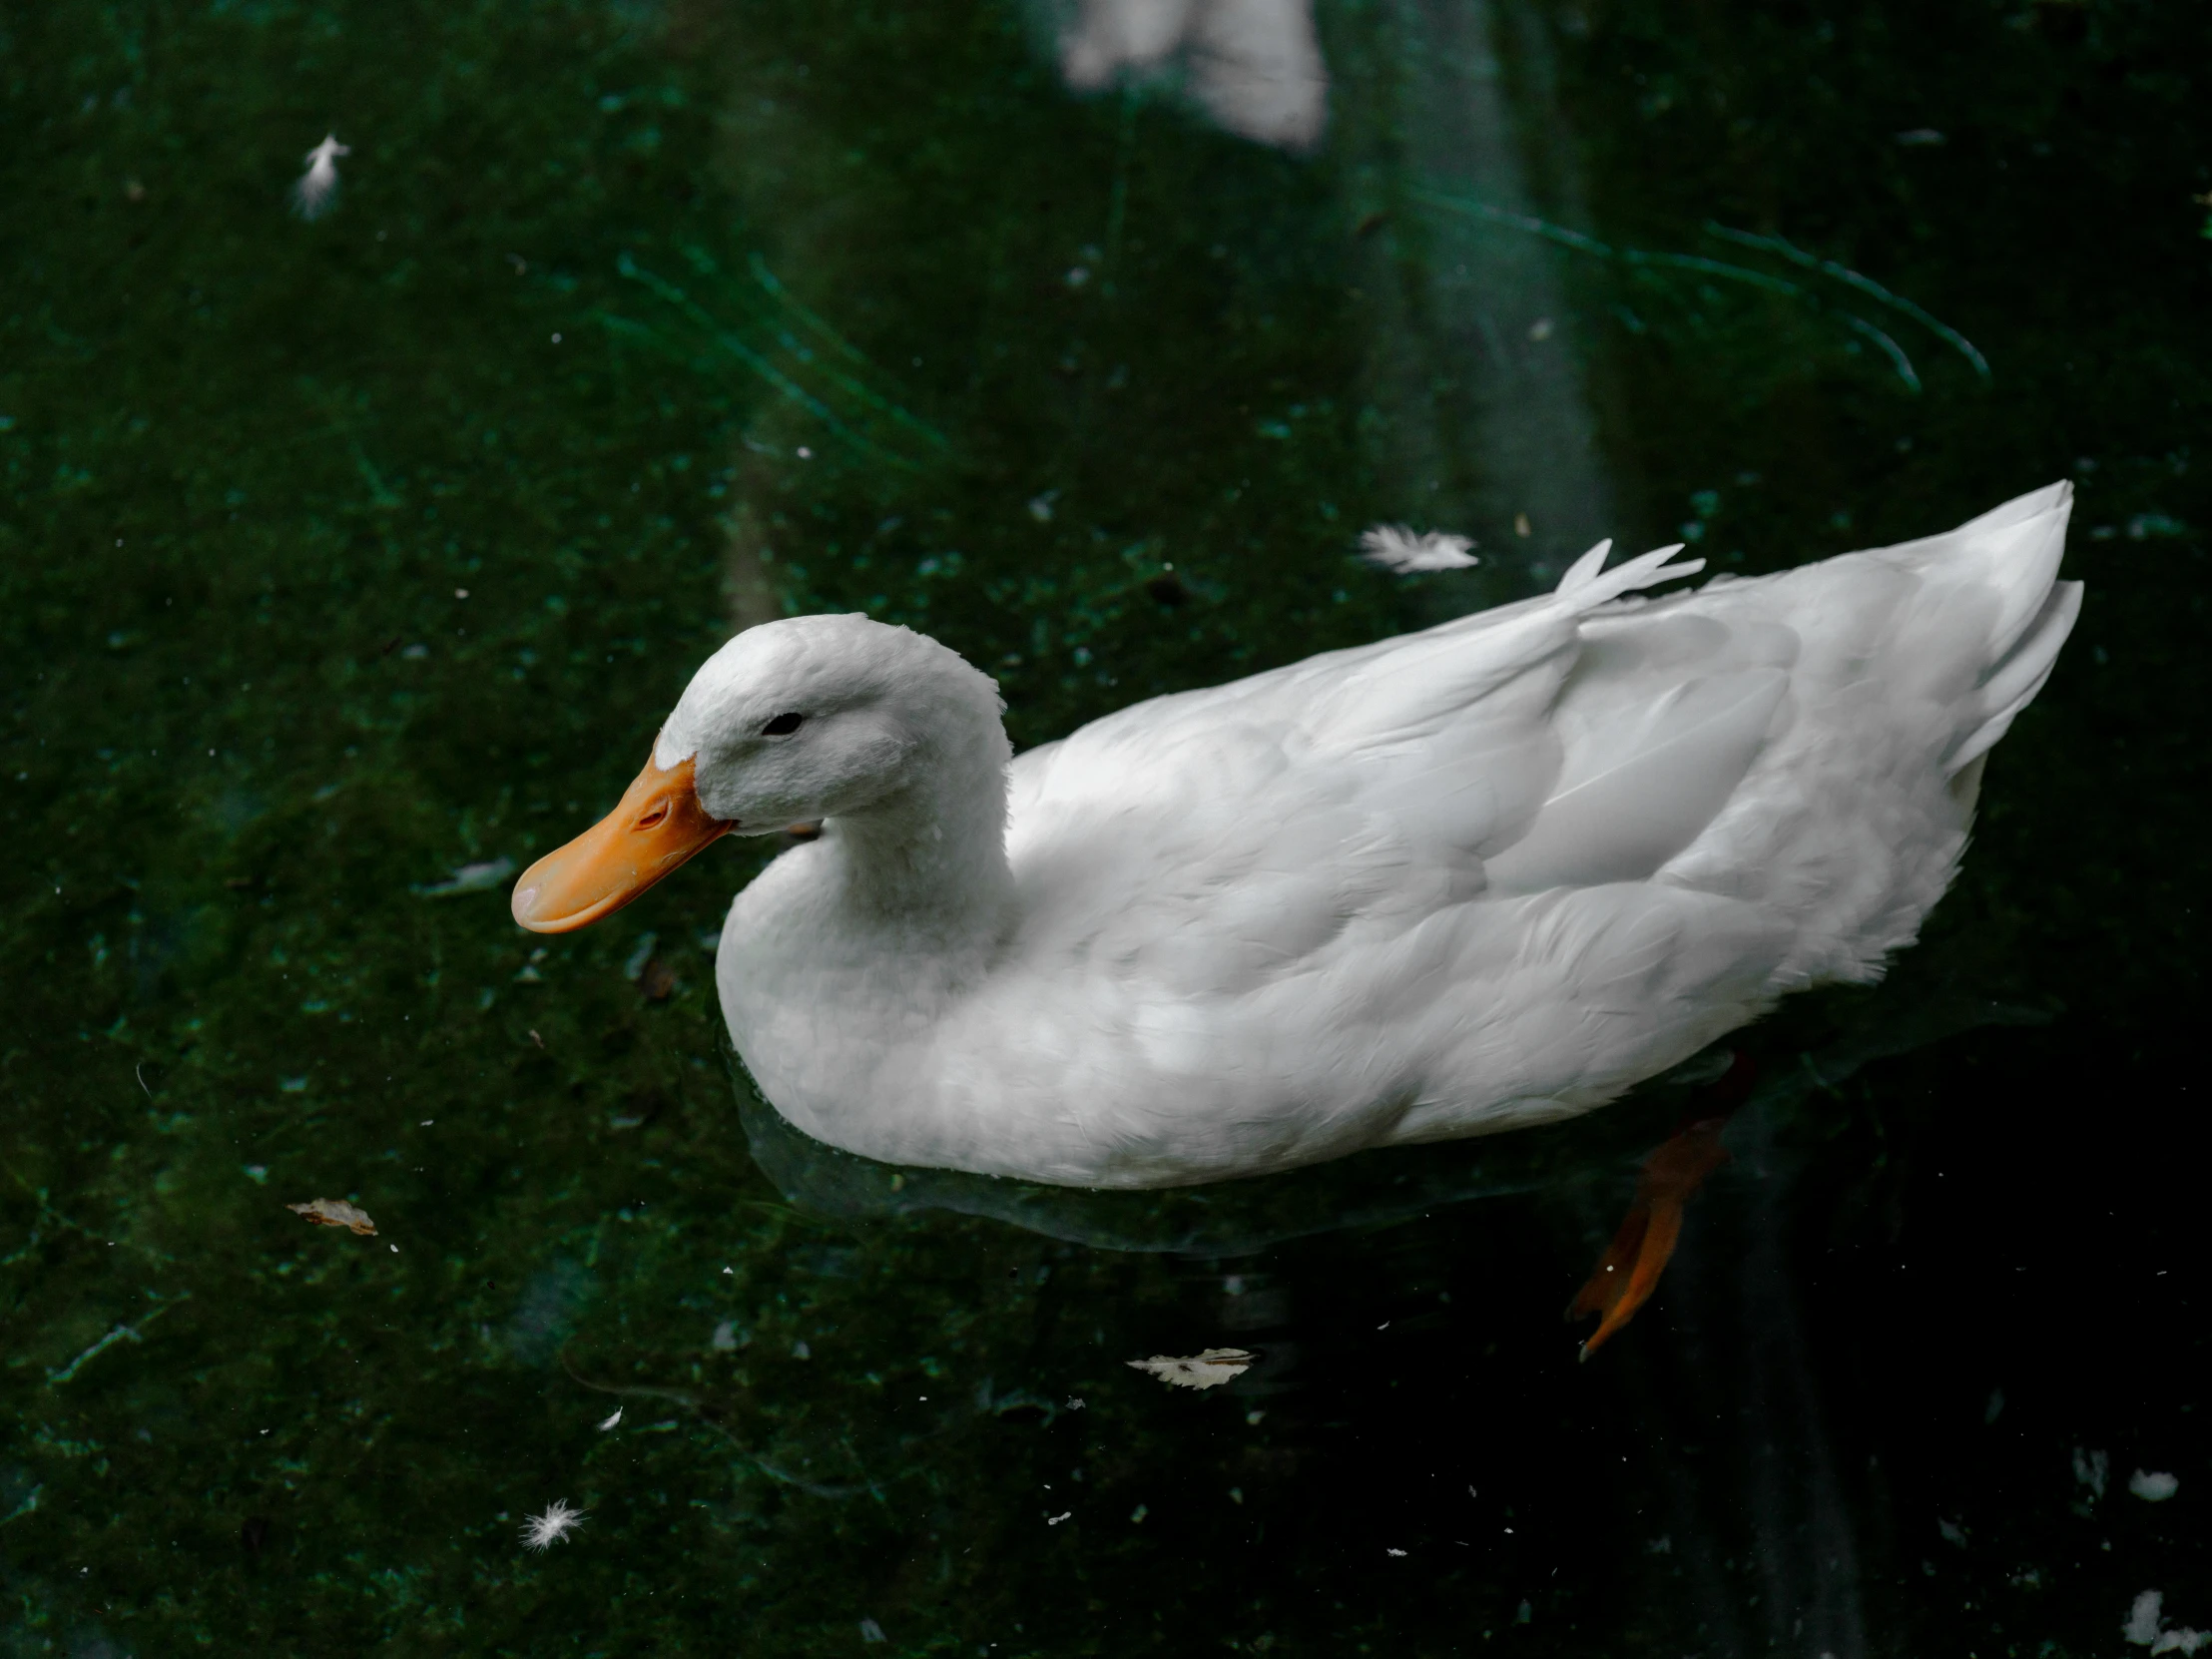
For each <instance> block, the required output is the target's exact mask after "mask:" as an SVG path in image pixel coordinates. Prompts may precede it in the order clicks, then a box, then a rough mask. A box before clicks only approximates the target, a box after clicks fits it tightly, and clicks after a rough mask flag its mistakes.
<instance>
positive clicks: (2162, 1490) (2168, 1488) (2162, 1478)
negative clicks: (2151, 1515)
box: [2127, 1469, 2181, 1503]
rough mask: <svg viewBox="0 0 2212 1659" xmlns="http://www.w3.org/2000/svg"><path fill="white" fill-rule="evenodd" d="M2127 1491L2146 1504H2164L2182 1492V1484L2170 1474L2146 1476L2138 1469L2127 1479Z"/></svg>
mask: <svg viewBox="0 0 2212 1659" xmlns="http://www.w3.org/2000/svg"><path fill="white" fill-rule="evenodd" d="M2127 1489H2128V1490H2129V1491H2131V1492H2133V1493H2134V1494H2135V1495H2136V1496H2137V1497H2139V1498H2141V1499H2142V1500H2143V1501H2144V1502H2145V1503H2163V1502H2165V1501H2166V1499H2168V1498H2169V1497H2172V1496H2173V1495H2174V1493H2176V1492H2178V1491H2180V1490H2181V1482H2180V1480H2179V1479H2177V1478H2176V1477H2175V1476H2173V1475H2170V1474H2165V1473H2155V1474H2145V1473H2144V1472H2143V1471H2142V1470H2141V1469H2137V1470H2136V1471H2135V1472H2134V1473H2133V1474H2131V1475H2129V1476H2128V1477H2127Z"/></svg>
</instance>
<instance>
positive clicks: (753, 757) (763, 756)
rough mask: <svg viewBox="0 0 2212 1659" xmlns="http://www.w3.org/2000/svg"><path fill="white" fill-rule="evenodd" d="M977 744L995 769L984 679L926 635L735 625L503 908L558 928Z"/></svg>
mask: <svg viewBox="0 0 2212 1659" xmlns="http://www.w3.org/2000/svg"><path fill="white" fill-rule="evenodd" d="M978 745H980V747H981V748H982V749H983V750H984V751H986V752H988V755H987V758H988V759H989V760H990V761H991V762H993V763H994V764H995V765H996V766H998V767H1003V765H1004V761H1005V735H1004V730H1003V728H1002V727H1001V726H1000V724H999V702H998V688H997V687H996V685H994V684H993V683H992V681H991V680H990V678H989V677H988V676H986V675H984V674H981V673H979V672H977V671H976V670H975V669H973V668H971V667H970V666H969V665H968V664H967V663H966V661H964V660H963V659H962V658H961V657H960V656H959V655H958V654H957V653H955V652H953V651H951V650H949V649H948V648H947V647H945V646H942V645H939V644H938V643H937V642H936V641H935V640H932V639H930V638H929V637H928V636H927V635H925V634H917V633H915V632H913V631H912V630H911V629H908V628H898V627H892V626H889V625H887V624H884V623H880V622H874V621H871V620H869V619H868V618H867V617H865V616H862V615H859V614H857V613H855V614H852V615H846V616H804V617H791V618H788V619H786V620H784V621H782V622H770V623H764V624H763V625H761V626H760V627H758V628H749V629H747V630H746V631H745V632H744V633H742V634H740V635H738V636H737V638H735V639H733V640H731V641H730V643H729V644H727V645H725V646H724V647H723V648H722V649H721V650H720V651H718V652H716V653H715V654H714V655H713V656H712V657H710V658H708V659H707V661H706V663H705V664H704V665H702V666H701V668H700V670H699V672H698V673H697V674H695V675H693V676H692V682H691V684H690V685H689V686H687V687H686V688H685V689H684V695H683V697H682V698H681V699H679V700H678V702H677V705H676V709H675V712H674V713H672V714H671V715H670V716H669V717H668V722H667V724H666V725H664V726H663V727H662V728H661V733H660V736H659V737H658V738H657V739H656V740H655V741H654V745H653V753H652V755H651V757H650V758H649V759H648V760H647V761H646V764H645V770H644V771H643V772H641V773H639V774H638V776H637V780H636V781H635V782H634V783H632V784H631V786H630V788H629V789H628V791H627V792H625V793H624V795H623V798H622V801H621V803H620V805H618V806H617V807H616V808H615V810H614V811H613V812H612V813H610V814H608V815H607V817H606V818H604V819H602V820H600V822H599V823H597V824H595V825H593V826H592V828H591V829H589V830H585V831H584V832H583V833H582V834H581V835H579V836H577V837H576V838H575V839H574V840H572V841H570V842H569V843H568V844H567V845H566V846H563V847H559V848H557V849H555V850H554V851H552V852H548V853H547V854H546V855H545V856H544V857H542V858H540V859H539V860H538V861H537V862H536V863H534V864H532V865H531V866H530V867H529V868H528V869H526V870H524V871H523V872H522V878H521V879H520V880H518V881H517V882H516V883H515V887H514V898H513V908H514V918H515V920H516V921H518V922H520V923H521V924H522V925H523V926H525V927H527V928H529V929H531V930H532V931H533V932H538V933H566V932H570V931H572V930H574V929H575V928H578V927H582V926H585V925H587V924H588V923H590V922H594V921H597V920H598V919H599V918H600V917H601V916H604V915H608V914H610V913H612V912H613V911H616V910H619V909H621V908H622V906H623V905H625V904H627V903H629V902H630V900H632V899H633V898H635V897H637V896H638V895H639V894H640V893H642V892H644V891H645V889H646V888H648V887H650V886H652V885H653V883H654V882H656V881H658V880H660V879H661V877H662V876H664V875H667V874H668V873H669V872H670V871H671V870H673V869H675V868H676V867H677V866H678V865H679V864H682V863H683V862H684V861H685V860H686V859H688V858H690V857H691V856H692V855H693V854H694V853H697V852H699V851H700V850H701V849H702V848H704V847H706V846H707V845H708V844H709V843H711V842H713V841H715V840H717V839H719V838H720V837H721V836H723V835H726V834H730V833H733V832H735V833H737V834H754V835H759V834H771V833H774V832H775V831H777V830H783V829H785V828H786V827H788V826H791V825H795V824H805V823H818V822H820V821H822V820H824V819H832V818H843V817H847V816H850V815H853V814H858V813H865V812H868V811H869V810H870V809H878V808H883V807H886V806H891V805H895V802H896V800H897V798H899V797H900V796H902V795H903V794H905V793H906V792H908V791H910V790H911V789H912V788H913V786H914V784H915V783H916V781H917V779H919V778H921V777H923V776H925V775H929V774H935V773H938V772H939V771H941V770H942V769H943V768H944V767H945V765H946V764H947V763H948V762H950V763H952V764H953V765H954V766H955V767H957V765H958V763H959V762H960V761H964V760H968V759H969V757H968V756H967V755H965V754H961V753H958V752H960V751H965V750H972V749H975V748H977V747H978ZM978 758H983V757H978ZM971 764H972V763H971Z"/></svg>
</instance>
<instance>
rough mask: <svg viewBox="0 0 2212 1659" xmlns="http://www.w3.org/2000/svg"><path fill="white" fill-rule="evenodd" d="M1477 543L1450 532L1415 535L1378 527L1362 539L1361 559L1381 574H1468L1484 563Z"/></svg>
mask: <svg viewBox="0 0 2212 1659" xmlns="http://www.w3.org/2000/svg"><path fill="white" fill-rule="evenodd" d="M1473 546H1474V542H1473V541H1472V540H1471V539H1470V538H1468V537H1466V536H1455V535H1453V534H1451V533H1450V532H1449V531H1448V530H1429V531H1426V532H1424V533H1423V534H1420V535H1415V534H1414V533H1413V532H1412V531H1411V530H1408V529H1407V528H1406V527H1405V526H1404V525H1402V524H1378V525H1377V526H1375V528H1374V529H1372V530H1367V531H1363V532H1362V533H1361V536H1360V556H1361V557H1362V558H1363V559H1365V560H1367V562H1368V563H1369V564H1371V565H1374V566H1375V567H1376V568H1377V569H1379V570H1387V571H1390V572H1392V573H1394V574H1396V575H1399V576H1411V575H1414V574H1416V573H1417V572H1420V571H1424V570H1465V569H1466V568H1467V567H1468V566H1470V565H1475V564H1479V563H1481V561H1480V560H1479V559H1477V558H1476V557H1475V556H1474V554H1473V553H1471V552H1470V551H1468V550H1469V549H1470V548H1472V547H1473Z"/></svg>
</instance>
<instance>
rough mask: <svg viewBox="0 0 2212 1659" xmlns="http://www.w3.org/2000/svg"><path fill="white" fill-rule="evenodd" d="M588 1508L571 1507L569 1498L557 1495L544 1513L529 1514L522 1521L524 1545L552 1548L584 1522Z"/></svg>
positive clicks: (524, 1546) (527, 1547)
mask: <svg viewBox="0 0 2212 1659" xmlns="http://www.w3.org/2000/svg"><path fill="white" fill-rule="evenodd" d="M590 1513H591V1511H590V1510H588V1509H571V1508H570V1507H569V1506H568V1499H567V1498H565V1497H557V1498H555V1499H554V1500H553V1501H552V1502H551V1503H549V1504H547V1505H546V1506H545V1513H544V1514H542V1515H528V1516H525V1517H524V1518H523V1522H522V1547H523V1548H524V1549H550V1548H551V1547H552V1546H553V1545H554V1544H556V1543H558V1542H559V1541H561V1540H562V1539H564V1538H566V1537H567V1536H568V1535H569V1534H570V1533H571V1532H573V1531H575V1530H576V1528H578V1527H579V1526H582V1525H583V1524H584V1518H585V1516H587V1515H589V1514H590Z"/></svg>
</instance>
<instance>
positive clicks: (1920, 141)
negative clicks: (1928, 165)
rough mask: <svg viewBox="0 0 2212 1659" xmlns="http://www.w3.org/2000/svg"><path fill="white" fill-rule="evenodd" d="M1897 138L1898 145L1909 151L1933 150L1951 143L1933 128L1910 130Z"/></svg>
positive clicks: (1899, 134) (1897, 135)
mask: <svg viewBox="0 0 2212 1659" xmlns="http://www.w3.org/2000/svg"><path fill="white" fill-rule="evenodd" d="M1895 137H1896V139H1897V141H1898V143H1899V144H1901V145H1903V146H1904V147H1905V148H1906V149H1908V150H1933V149H1935V148H1936V146H1937V145H1939V144H1947V143H1948V142H1949V140H1948V139H1946V138H1945V137H1944V136H1943V135H1942V134H1941V133H1939V132H1937V131H1936V129H1935V128H1933V127H1914V128H1910V129H1908V130H1907V131H1905V132H1902V133H1898V134H1896V135H1895Z"/></svg>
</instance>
